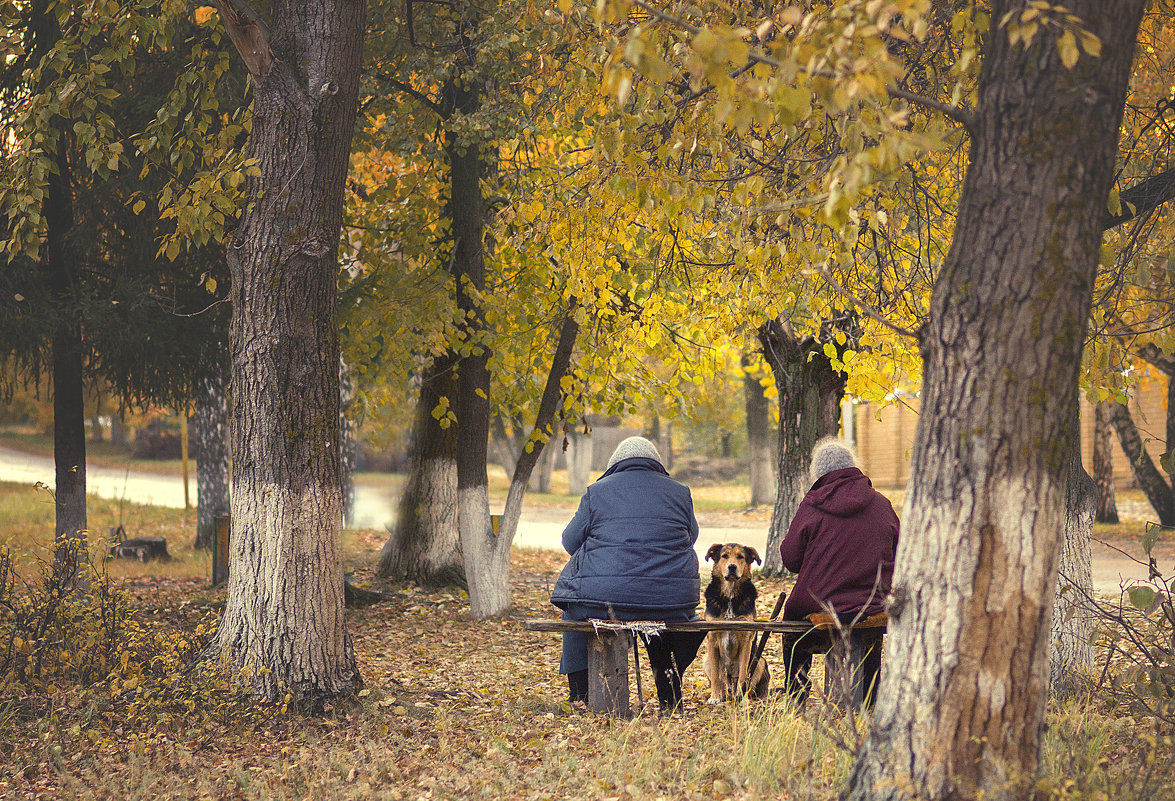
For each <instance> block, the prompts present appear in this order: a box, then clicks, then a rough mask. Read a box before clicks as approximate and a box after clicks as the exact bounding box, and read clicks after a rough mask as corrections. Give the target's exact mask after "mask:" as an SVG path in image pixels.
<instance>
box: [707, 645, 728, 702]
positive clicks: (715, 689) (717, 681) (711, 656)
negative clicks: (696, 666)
mask: <svg viewBox="0 0 1175 801" xmlns="http://www.w3.org/2000/svg"><path fill="white" fill-rule="evenodd" d="M722 662H723V659H722V653H721V647H720V645H719V641H718V638H716V637H713V636H711V637H707V639H706V678H708V679H709V680H710V698H709V700H707V701H706V703H707V704H721V703H724V702H725V701H726V671H725V670H724V669H723V667H722Z"/></svg>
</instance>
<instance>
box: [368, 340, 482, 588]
mask: <svg viewBox="0 0 1175 801" xmlns="http://www.w3.org/2000/svg"><path fill="white" fill-rule="evenodd" d="M456 360H457V357H456V356H455V355H453V354H445V355H444V356H440V357H438V358H436V359H435V360H434V361H433V362H432V363H431V364H429V365H428V367H426V368H425V371H424V376H423V380H422V381H421V386H420V398H419V400H417V403H416V421H415V423H414V425H413V429H412V442H411V450H410V455H409V464H408V470H409V472H408V483H407V485H406V486H405V487H404V490H403V492H402V493H401V494H400V502H399V507H398V510H397V514H396V522H395V524H394V526H393V527H392V528H391V530H390V535H389V537H388V541H387V542H386V543H384V547H383V550H381V551H380V555H379V563H378V566H377V572H378V573H379V575H381V576H384V577H385V578H391V579H396V580H399V581H414V582H416V583H418V584H421V585H423V586H442V585H450V584H451V585H461V586H463V585H464V584H465V566H464V564H463V561H462V558H461V541H460V538H459V536H458V530H457V427H456V426H453V425H447V426H444V427H442V425H441V422H440V421H439V420H437V419H436V418H435V417H433V415H432V410H433V409H435V408H436V407H437V405H438V404H439V403H440V399H441V398H450V399H452V398H455V397H456V395H457V377H456V373H455V370H454V364H455V363H456Z"/></svg>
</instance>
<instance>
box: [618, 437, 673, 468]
mask: <svg viewBox="0 0 1175 801" xmlns="http://www.w3.org/2000/svg"><path fill="white" fill-rule="evenodd" d="M638 456H642V457H644V458H646V459H656V460H657V463H658V464H660V465H661V466H662V467H664V466H665V463H664V462H662V461H661V454H659V453H657V446H656V445H654V444H653V443H651V442H649V441H648V440H647V439H645V438H644V437H629V438H628V439H626V440H623V441H622V442H621V443H620V444H619V445H617V446H616V450H614V451H612V458H610V459H609V460H608V469H609V470H611V469H612V465H614V464H616V463H617V462H622V461H624V460H625V459H635V458H637V457H638Z"/></svg>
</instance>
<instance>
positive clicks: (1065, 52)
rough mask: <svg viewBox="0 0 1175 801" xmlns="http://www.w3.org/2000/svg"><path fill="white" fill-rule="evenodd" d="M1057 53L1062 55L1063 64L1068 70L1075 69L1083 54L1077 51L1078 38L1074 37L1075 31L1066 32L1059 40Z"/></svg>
mask: <svg viewBox="0 0 1175 801" xmlns="http://www.w3.org/2000/svg"><path fill="white" fill-rule="evenodd" d="M1057 52H1058V53H1060V54H1061V63H1062V64H1064V65H1065V68H1066V69H1073V67H1075V66H1076V65H1077V59H1078V58H1080V57H1081V53H1080V52H1078V50H1077V38H1076V37H1075V36H1073V31H1065V32H1064V33H1062V34H1061V37H1060V38H1059V39H1057Z"/></svg>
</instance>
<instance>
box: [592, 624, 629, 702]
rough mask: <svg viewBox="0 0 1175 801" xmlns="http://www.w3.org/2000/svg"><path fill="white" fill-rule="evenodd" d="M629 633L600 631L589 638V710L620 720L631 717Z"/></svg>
mask: <svg viewBox="0 0 1175 801" xmlns="http://www.w3.org/2000/svg"><path fill="white" fill-rule="evenodd" d="M631 642H632V635H631V634H629V633H628V632H627V631H607V630H600V631H597V632H596V633H595V635H594V636H592V637H589V638H588V708H589V709H590V710H592V711H593V712H602V713H605V714H608V715H616V716H617V717H622V718H627V717H631V712H630V710H629V706H628V649H629V646H630V644H631Z"/></svg>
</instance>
